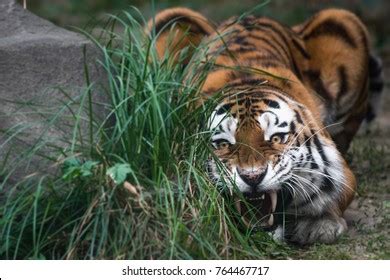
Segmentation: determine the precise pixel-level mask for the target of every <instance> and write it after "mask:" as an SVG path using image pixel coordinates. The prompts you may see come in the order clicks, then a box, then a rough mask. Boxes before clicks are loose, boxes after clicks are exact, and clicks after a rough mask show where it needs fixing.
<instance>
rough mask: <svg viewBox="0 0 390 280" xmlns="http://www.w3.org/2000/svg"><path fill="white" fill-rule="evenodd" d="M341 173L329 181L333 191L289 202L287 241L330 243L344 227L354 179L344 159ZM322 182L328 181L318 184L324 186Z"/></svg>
mask: <svg viewBox="0 0 390 280" xmlns="http://www.w3.org/2000/svg"><path fill="white" fill-rule="evenodd" d="M340 171H341V170H340ZM328 172H329V170H328ZM341 173H342V174H343V177H342V178H339V179H337V180H336V181H333V182H332V183H331V186H332V189H333V190H334V192H329V193H327V192H323V193H322V195H317V196H311V197H310V199H306V202H305V203H303V204H302V203H298V204H297V203H295V204H294V203H292V204H291V205H290V207H289V209H288V211H287V212H288V213H289V217H288V219H287V220H288V223H287V226H286V231H285V232H286V235H285V238H286V240H287V241H290V242H292V243H298V244H299V245H306V244H312V243H315V242H319V243H326V244H329V243H333V242H335V241H336V240H337V238H338V237H339V236H340V235H341V234H343V233H344V232H345V231H346V230H347V224H346V222H345V220H344V218H343V213H344V211H345V209H346V208H347V207H348V205H349V204H350V203H351V201H352V200H353V198H354V194H355V190H356V178H355V176H354V174H353V173H352V171H351V169H350V168H349V166H348V165H347V163H346V162H345V160H343V159H342V172H341ZM328 174H334V172H331V173H328ZM324 182H328V181H327V179H323V181H322V183H319V185H321V186H323V184H324Z"/></svg>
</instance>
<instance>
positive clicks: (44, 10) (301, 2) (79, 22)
mask: <svg viewBox="0 0 390 280" xmlns="http://www.w3.org/2000/svg"><path fill="white" fill-rule="evenodd" d="M18 1H19V2H21V3H23V2H24V1H25V2H26V3H27V8H28V9H29V10H30V11H32V12H34V13H35V14H37V15H39V16H41V17H43V18H46V19H48V20H50V21H52V22H54V23H55V24H57V25H60V26H62V27H65V28H71V27H78V28H86V27H87V26H91V25H92V26H93V25H96V24H99V19H103V18H104V17H105V16H106V15H107V14H116V15H117V14H120V12H121V11H123V10H128V11H129V10H131V9H130V7H131V6H134V7H136V8H138V9H139V10H140V11H141V12H142V14H143V15H144V17H145V18H149V17H151V16H152V15H153V13H154V12H153V11H156V10H160V9H163V8H168V7H172V6H186V7H189V8H193V9H195V10H198V11H200V12H202V13H203V14H205V15H207V16H208V17H209V18H210V19H212V20H213V21H216V22H218V21H222V20H224V19H226V18H228V17H230V16H232V15H237V14H240V13H243V12H245V11H248V10H250V9H252V8H254V7H256V6H258V5H261V4H262V3H265V2H269V3H267V4H265V5H263V6H262V7H259V8H258V9H256V10H255V11H254V12H253V14H257V15H266V16H269V17H272V18H275V19H278V20H280V21H282V22H284V23H286V24H295V23H298V22H301V21H303V20H305V19H306V18H307V17H309V16H310V15H311V14H313V13H315V12H316V11H318V10H320V9H323V8H327V7H342V8H346V9H349V10H352V11H354V12H355V13H356V14H357V15H359V16H360V17H361V18H362V20H363V21H364V22H365V23H366V24H367V26H368V27H369V29H370V31H371V34H372V41H373V44H374V45H375V47H376V49H377V51H378V52H380V53H381V55H382V56H385V57H386V60H388V56H389V54H388V53H389V52H388V51H386V50H387V49H390V47H389V45H390V42H389V36H388V35H389V34H390V19H389V17H390V1H389V0H360V1H359V0H306V1H305V0H293V1H292V0H271V1H265V0H196V1H195V0H192V1H190V0H154V1H152V0H18Z"/></svg>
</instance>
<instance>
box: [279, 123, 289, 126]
mask: <svg viewBox="0 0 390 280" xmlns="http://www.w3.org/2000/svg"><path fill="white" fill-rule="evenodd" d="M287 125H288V124H287V122H282V123H281V124H279V125H278V127H286V126H287Z"/></svg>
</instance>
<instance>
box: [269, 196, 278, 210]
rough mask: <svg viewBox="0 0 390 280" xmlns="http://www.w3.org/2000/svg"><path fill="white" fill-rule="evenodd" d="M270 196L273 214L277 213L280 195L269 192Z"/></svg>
mask: <svg viewBox="0 0 390 280" xmlns="http://www.w3.org/2000/svg"><path fill="white" fill-rule="evenodd" d="M269 196H270V197H271V205H272V212H275V209H276V203H277V198H278V195H277V194H276V191H271V192H269Z"/></svg>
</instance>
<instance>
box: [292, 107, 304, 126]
mask: <svg viewBox="0 0 390 280" xmlns="http://www.w3.org/2000/svg"><path fill="white" fill-rule="evenodd" d="M294 113H295V117H296V118H297V121H298V123H300V124H303V120H302V117H301V114H300V113H299V112H298V111H297V110H294Z"/></svg>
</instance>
